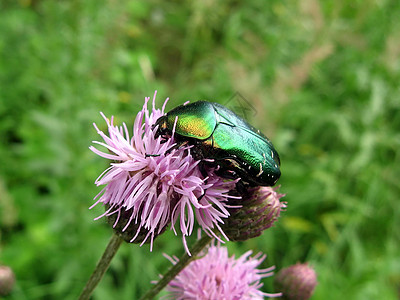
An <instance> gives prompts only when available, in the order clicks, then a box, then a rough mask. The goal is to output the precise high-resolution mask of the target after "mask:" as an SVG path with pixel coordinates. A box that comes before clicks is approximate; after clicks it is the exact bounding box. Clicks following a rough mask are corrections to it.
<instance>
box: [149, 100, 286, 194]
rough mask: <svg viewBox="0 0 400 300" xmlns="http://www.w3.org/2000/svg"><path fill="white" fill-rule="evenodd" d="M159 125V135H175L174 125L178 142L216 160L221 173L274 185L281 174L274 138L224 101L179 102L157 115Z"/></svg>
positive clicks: (199, 155)
mask: <svg viewBox="0 0 400 300" xmlns="http://www.w3.org/2000/svg"><path fill="white" fill-rule="evenodd" d="M157 126H158V127H157ZM156 127H157V129H156V133H155V137H156V138H157V137H158V136H160V135H161V136H163V137H168V136H169V137H170V136H172V131H173V128H174V127H175V132H174V137H175V139H176V140H177V145H178V146H181V145H183V144H189V145H193V150H192V153H193V156H194V157H195V158H196V159H202V160H204V159H206V160H205V161H207V160H210V159H211V160H213V163H214V164H216V165H217V166H219V167H218V168H216V169H217V170H218V171H217V172H218V173H217V174H218V175H219V176H221V177H224V178H239V177H240V178H241V180H242V181H243V182H245V183H247V184H249V185H250V186H272V185H274V184H275V183H276V182H277V180H278V179H279V177H280V175H281V171H280V168H279V167H280V159H279V155H278V152H277V151H276V150H275V148H274V146H273V145H272V143H271V141H270V140H269V139H268V138H267V137H266V136H265V135H263V134H262V133H261V132H260V131H259V130H257V129H256V128H254V127H253V126H251V125H250V124H249V123H247V122H246V121H245V120H244V119H242V118H241V117H239V116H238V115H236V114H235V113H234V112H233V111H231V110H229V109H228V108H226V107H225V106H223V105H221V104H218V103H213V102H208V101H203V100H201V101H197V102H193V103H190V104H186V105H180V106H177V107H175V108H174V109H172V110H170V111H169V112H168V113H167V114H165V115H164V116H162V117H160V118H159V119H157V121H156V123H155V124H154V127H153V128H156Z"/></svg>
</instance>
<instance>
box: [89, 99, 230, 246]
mask: <svg viewBox="0 0 400 300" xmlns="http://www.w3.org/2000/svg"><path fill="white" fill-rule="evenodd" d="M155 98H156V93H154V97H153V108H152V112H151V113H150V112H149V110H148V109H147V103H148V101H149V100H150V97H148V98H145V104H144V106H143V109H142V110H141V111H140V112H139V113H138V114H137V116H136V119H135V122H134V125H133V136H132V137H130V136H129V132H128V129H127V126H126V125H125V123H124V124H123V125H122V126H121V127H118V126H116V125H114V121H113V117H112V118H111V120H110V121H109V120H108V119H107V118H106V117H105V116H104V115H103V114H102V116H103V118H104V119H105V120H106V122H107V127H108V135H107V134H105V133H103V132H102V131H101V130H99V129H98V127H97V126H96V125H95V124H94V126H95V128H96V130H97V132H98V134H99V135H100V136H101V137H102V138H103V140H104V142H97V141H94V142H93V143H95V144H98V145H101V146H104V147H105V148H106V150H107V151H106V152H103V151H100V150H98V149H96V148H95V147H93V146H91V147H90V149H91V150H92V151H93V152H94V153H96V154H98V155H99V156H101V157H104V158H106V159H109V160H111V161H112V162H111V163H110V167H109V168H108V169H106V170H105V171H104V172H103V173H102V174H101V175H100V176H99V178H98V179H97V180H96V182H95V183H96V184H97V185H98V186H102V185H104V186H105V187H104V188H103V189H102V191H101V192H100V193H99V194H98V195H97V196H96V197H95V200H97V201H96V203H95V204H94V205H93V206H95V205H97V204H98V203H103V204H104V205H105V206H106V208H107V210H106V212H105V213H104V214H103V215H101V216H99V217H98V218H101V217H103V216H111V215H114V214H116V216H114V219H115V221H114V227H116V226H117V224H119V222H120V221H121V222H122V221H123V224H124V226H123V228H122V229H121V230H122V231H126V230H128V228H134V231H135V232H134V233H132V236H131V239H130V242H139V243H142V244H143V243H145V242H150V243H151V247H152V244H153V240H154V238H155V237H156V236H157V235H158V234H160V233H161V232H162V231H163V230H164V229H165V228H166V227H167V226H168V225H169V224H172V226H171V228H172V229H173V230H174V232H175V234H177V232H176V230H175V226H174V225H175V223H176V222H178V223H179V228H180V231H181V233H182V237H183V242H184V245H185V248H186V250H187V251H188V249H187V246H186V240H185V237H186V236H189V235H190V234H191V233H192V231H193V228H194V224H195V219H196V220H197V222H198V223H199V225H200V226H201V228H202V229H203V230H204V231H205V232H206V233H207V234H212V235H215V234H214V232H213V229H214V228H218V229H219V230H220V232H221V233H222V234H223V232H222V230H221V228H220V227H219V224H220V223H222V222H223V219H225V218H227V217H228V216H229V212H228V210H227V207H228V205H227V201H228V199H229V198H231V197H232V196H230V195H229V194H228V192H229V191H230V190H231V189H233V188H234V186H235V182H226V181H224V180H222V179H221V178H220V177H218V176H216V175H214V173H213V172H212V170H210V171H209V172H208V178H204V177H203V176H202V174H201V172H200V170H199V168H198V164H199V161H197V160H195V159H194V158H193V157H192V156H191V154H190V148H189V147H186V148H183V147H178V149H174V150H171V147H172V146H174V138H173V136H172V137H171V138H169V139H167V140H166V141H165V140H163V139H162V137H158V138H155V131H156V129H157V128H153V125H154V124H155V122H156V121H157V119H158V118H159V117H161V116H163V115H164V108H165V104H166V102H167V101H168V99H167V100H166V101H165V103H164V106H163V107H162V109H161V110H159V109H156V108H155ZM93 206H92V207H93ZM98 218H96V219H98ZM121 218H122V219H124V220H121Z"/></svg>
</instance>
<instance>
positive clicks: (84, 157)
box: [0, 0, 400, 299]
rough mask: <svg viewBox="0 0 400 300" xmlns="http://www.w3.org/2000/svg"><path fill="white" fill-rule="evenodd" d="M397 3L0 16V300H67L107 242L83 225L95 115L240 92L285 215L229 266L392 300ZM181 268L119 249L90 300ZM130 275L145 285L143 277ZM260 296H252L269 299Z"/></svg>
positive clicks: (173, 246) (398, 281) (93, 4)
mask: <svg viewBox="0 0 400 300" xmlns="http://www.w3.org/2000/svg"><path fill="white" fill-rule="evenodd" d="M399 29H400V3H399V2H398V1H390V0H387V1H383V0H382V1H353V2H351V3H350V2H348V1H344V0H341V1H340V0H339V1H324V2H322V1H317V0H304V1H268V2H265V1H261V0H251V1H248V2H246V3H244V2H240V1H233V0H231V1H193V2H185V1H169V2H166V1H165V2H164V1H159V0H152V1H113V0H108V1H106V0H88V1H79V0H74V1H57V2H55V1H47V0H36V1H34V0H31V1H29V0H19V1H2V2H1V3H0V118H1V119H0V166H1V167H0V238H1V243H0V263H3V264H7V265H10V266H11V267H12V268H13V269H14V270H15V272H16V275H17V278H18V281H17V287H16V289H15V291H14V293H13V294H12V295H11V296H10V297H9V299H75V298H76V297H77V295H78V294H79V292H80V290H81V288H82V287H83V285H84V283H85V281H86V279H87V278H88V276H89V274H90V273H91V271H92V269H93V267H94V265H95V263H96V261H97V259H98V258H99V256H100V254H101V252H102V251H103V249H104V247H105V245H106V243H107V241H108V239H109V236H110V229H109V228H107V227H106V226H105V225H104V224H103V222H102V221H97V222H93V221H92V219H93V218H94V217H96V216H97V215H99V214H100V213H101V209H100V208H95V209H93V210H92V211H89V210H88V207H89V206H90V205H91V204H92V202H93V201H92V198H93V197H94V195H96V194H97V192H98V191H99V189H98V188H96V187H95V186H94V184H93V181H94V179H95V178H96V177H97V176H98V175H99V174H100V173H101V172H102V170H103V169H104V167H105V162H104V161H103V160H102V159H100V158H98V157H96V156H95V155H94V154H93V153H91V152H90V151H89V150H88V146H89V145H90V143H91V141H92V140H95V139H98V138H97V137H96V134H95V131H94V129H93V127H92V122H96V123H98V124H100V126H103V128H104V124H103V122H102V119H101V117H100V115H99V111H103V112H104V113H105V114H106V115H115V116H116V118H117V119H116V120H117V122H123V121H125V122H127V123H128V124H130V123H131V122H132V119H133V116H134V115H135V114H136V112H137V111H138V110H139V109H140V108H141V106H142V103H143V99H144V96H150V95H152V93H153V91H154V90H155V89H157V90H158V101H159V103H160V104H161V103H162V101H163V99H164V98H165V97H168V96H169V97H171V101H170V103H169V106H168V108H172V107H174V106H175V105H178V104H181V103H183V102H184V101H186V100H197V99H209V100H215V101H218V102H220V103H226V102H227V101H228V100H229V99H230V98H231V97H232V95H233V94H235V92H239V93H240V94H241V95H243V96H244V98H246V99H247V100H248V101H249V102H251V104H252V105H253V106H254V108H255V110H256V112H257V114H256V115H255V116H254V117H253V118H252V119H251V120H250V122H251V123H252V124H254V125H255V126H256V127H258V128H260V129H261V130H262V131H263V132H264V133H265V134H266V135H268V136H269V137H270V138H271V139H272V141H273V142H274V145H275V146H276V148H277V149H278V151H279V153H280V156H281V160H282V174H283V175H282V178H281V180H280V184H281V185H282V187H281V192H284V193H287V196H286V200H287V201H288V209H287V211H286V212H285V213H284V214H283V215H282V217H281V219H280V221H279V222H278V223H277V225H276V226H275V227H273V228H272V229H270V230H268V231H267V232H266V233H265V234H263V236H262V237H259V238H257V239H253V240H249V241H247V242H245V243H236V244H233V243H228V245H229V247H230V249H231V251H232V253H237V254H240V253H243V252H244V251H246V250H248V249H253V250H254V251H255V252H257V251H263V252H265V253H267V254H268V261H267V262H266V265H272V264H275V265H276V266H277V268H278V269H279V268H282V267H284V266H287V265H289V264H293V263H296V262H297V261H302V262H303V261H309V262H311V264H312V265H313V266H315V268H316V270H317V272H318V280H319V286H318V287H317V290H316V292H315V295H314V297H313V299H343V298H345V299H398V297H399V289H400V271H399V270H400V257H399V253H400V251H399V241H400V237H399V235H400V232H399V230H398V229H399V228H400V221H399V220H400V211H399V209H398V203H397V202H398V199H399V195H400V191H399V184H398V178H399V177H400V164H399V163H400V161H399V160H400V159H399V151H398V149H399V146H400V133H399V129H400V114H399V109H400V99H399V98H400V93H399V82H400V81H399V79H400V76H399V75H400V60H399V55H400V35H399ZM162 252H166V253H168V254H170V255H171V254H172V255H173V254H177V255H179V254H180V253H182V252H183V249H182V245H181V241H180V239H179V237H175V236H174V235H173V234H172V233H170V232H168V233H166V234H164V235H163V236H161V237H160V238H159V239H157V240H156V243H155V250H154V251H153V252H152V253H149V248H148V246H143V247H142V248H139V247H138V246H128V245H125V246H124V247H122V249H121V250H120V252H119V253H118V255H117V257H116V259H115V260H114V261H113V263H112V266H111V269H110V270H109V272H108V273H107V275H106V277H105V278H104V279H103V281H102V282H101V284H100V286H99V288H98V289H97V290H96V292H95V294H94V299H117V298H120V299H136V298H137V297H138V296H139V295H141V294H143V293H144V291H145V290H147V289H148V288H149V287H150V285H151V284H150V281H151V280H155V279H157V276H158V274H159V273H162V272H163V271H164V270H165V269H166V268H167V267H168V265H169V262H168V261H167V260H166V259H165V258H163V257H162V255H161V253H162ZM144 270H145V271H144ZM271 283H272V280H271V279H267V280H266V281H265V291H268V292H272V291H273V288H272V284H271Z"/></svg>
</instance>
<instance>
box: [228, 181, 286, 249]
mask: <svg viewBox="0 0 400 300" xmlns="http://www.w3.org/2000/svg"><path fill="white" fill-rule="evenodd" d="M241 196H242V199H241V200H240V202H238V203H237V204H240V205H241V207H240V208H235V209H232V210H231V211H230V212H231V216H230V217H229V218H228V220H227V221H226V222H225V224H224V225H223V226H221V227H222V229H223V231H224V233H225V234H226V235H227V236H228V238H229V240H231V241H245V240H248V239H251V238H254V237H257V236H259V235H261V233H262V232H263V231H264V230H265V229H268V228H270V227H271V226H272V225H273V224H274V222H275V221H276V220H277V219H278V217H279V215H280V212H281V210H282V209H284V208H285V207H286V202H281V201H279V199H280V198H282V197H283V196H284V194H279V193H277V192H276V188H272V187H267V186H262V187H255V188H250V189H248V190H247V192H246V194H243V195H241Z"/></svg>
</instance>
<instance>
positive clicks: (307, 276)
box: [275, 263, 317, 300]
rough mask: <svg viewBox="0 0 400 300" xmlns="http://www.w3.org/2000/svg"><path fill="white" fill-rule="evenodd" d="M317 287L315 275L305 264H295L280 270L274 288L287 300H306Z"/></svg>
mask: <svg viewBox="0 0 400 300" xmlns="http://www.w3.org/2000/svg"><path fill="white" fill-rule="evenodd" d="M316 285H317V274H316V273H315V271H314V269H313V268H312V267H310V266H309V265H308V264H307V263H305V264H300V263H297V264H295V265H292V266H290V267H287V268H284V269H282V270H280V271H279V272H278V273H277V275H276V278H275V288H276V289H278V290H280V291H281V292H282V293H283V296H282V298H283V299H287V300H292V299H296V300H307V299H310V297H311V296H312V294H313V292H314V289H315V287H316Z"/></svg>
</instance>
